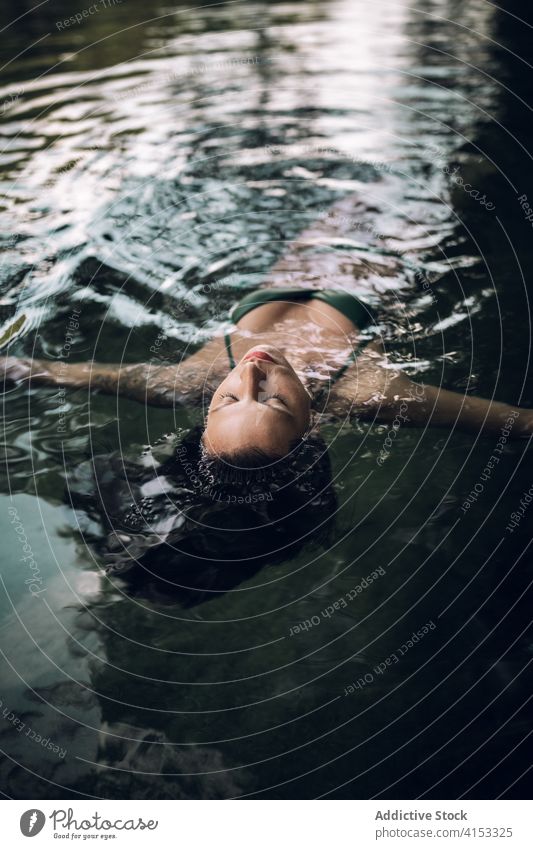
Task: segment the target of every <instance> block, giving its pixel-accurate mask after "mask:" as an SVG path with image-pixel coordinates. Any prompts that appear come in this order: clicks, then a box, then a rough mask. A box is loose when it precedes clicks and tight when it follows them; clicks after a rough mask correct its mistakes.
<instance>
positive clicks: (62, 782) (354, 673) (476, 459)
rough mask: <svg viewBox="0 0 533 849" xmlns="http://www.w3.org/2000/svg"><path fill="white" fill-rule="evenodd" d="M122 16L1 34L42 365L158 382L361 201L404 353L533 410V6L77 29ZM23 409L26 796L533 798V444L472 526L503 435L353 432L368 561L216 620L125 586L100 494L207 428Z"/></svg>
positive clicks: (207, 604) (13, 718) (0, 156)
mask: <svg viewBox="0 0 533 849" xmlns="http://www.w3.org/2000/svg"><path fill="white" fill-rule="evenodd" d="M89 5H90V4H87V5H86V6H84V5H83V3H79V4H77V5H76V6H73V5H72V4H71V3H67V2H56V0H52V2H49V3H46V4H44V5H41V6H40V7H39V8H38V9H36V10H35V11H32V8H31V6H30V4H28V5H27V6H26V4H24V3H23V4H20V3H15V2H14V0H9V2H4V3H3V5H2V10H1V12H0V25H1V26H2V27H6V29H5V30H4V31H3V32H2V41H1V42H0V52H1V58H2V64H3V78H2V92H1V94H0V112H1V113H2V114H1V118H2V124H1V129H0V133H1V143H2V144H1V151H0V169H1V171H0V179H1V187H0V192H1V195H0V203H1V215H0V225H1V234H2V235H1V239H2V248H3V250H2V259H1V262H0V275H1V277H0V279H1V298H2V300H1V305H2V311H1V314H0V315H1V318H2V321H3V322H4V324H3V326H2V329H1V332H2V333H8V334H9V333H11V334H12V340H11V344H10V353H14V354H19V355H22V354H24V355H34V356H38V357H50V358H54V357H59V356H60V355H61V352H62V351H63V352H64V351H65V348H64V346H65V343H66V341H68V342H69V344H71V348H69V349H68V350H69V360H70V361H71V362H73V361H78V360H79V361H82V360H86V359H87V358H89V357H90V356H94V358H95V359H96V360H101V361H104V362H115V361H118V360H120V359H123V360H125V361H128V362H137V361H145V360H147V359H149V358H150V347H151V346H153V345H154V342H155V340H156V339H157V338H158V337H159V338H161V334H163V335H164V341H163V344H162V346H161V355H162V356H165V357H167V358H168V359H169V360H170V361H172V360H174V359H175V360H178V359H179V357H180V355H181V353H182V352H183V351H184V350H185V349H189V350H190V349H191V346H192V348H194V349H195V348H196V347H197V346H199V345H200V344H201V343H202V341H205V340H206V339H208V338H209V337H210V335H211V333H212V332H214V331H216V330H217V329H219V328H220V327H221V326H222V325H223V324H224V322H226V321H227V315H228V308H229V306H230V305H231V304H232V303H233V302H234V300H235V299H236V297H237V296H238V293H239V291H243V292H244V291H248V290H249V289H251V288H253V287H254V286H255V285H257V284H258V283H259V282H260V281H261V279H262V278H264V277H265V276H266V274H267V272H268V269H269V268H270V267H271V266H272V265H273V263H274V262H275V260H276V259H277V258H278V257H279V256H280V255H281V254H282V253H283V249H284V244H285V243H286V242H287V240H290V239H291V238H293V237H294V236H296V235H297V234H298V232H299V231H300V230H301V229H303V227H304V226H306V225H307V224H309V223H310V222H311V221H312V220H313V219H314V218H315V217H316V216H317V214H319V213H320V211H322V210H324V209H326V208H327V207H328V206H329V204H331V203H332V202H333V201H335V200H337V199H339V198H341V197H343V196H345V195H347V194H351V195H354V196H355V197H357V198H358V199H359V205H358V208H357V216H358V217H357V221H360V222H364V226H363V225H362V226H358V225H354V227H353V228H352V229H351V230H350V231H349V232H347V233H345V234H344V236H343V241H342V243H341V244H340V245H335V244H334V243H332V250H333V249H334V250H342V251H344V252H345V253H346V255H348V256H349V257H350V258H351V260H352V261H355V262H357V263H358V267H359V268H360V273H359V274H358V275H357V279H355V280H354V283H353V285H354V290H355V291H365V289H366V288H369V287H371V288H372V290H373V291H374V292H376V291H378V292H380V293H381V295H382V298H383V303H384V304H385V305H386V306H387V311H388V312H387V315H388V321H387V322H385V324H384V327H383V330H384V332H385V333H386V334H387V340H388V341H387V344H388V346H389V347H390V349H391V352H392V355H393V357H394V358H395V359H396V360H397V361H398V362H399V363H402V364H403V365H404V366H405V367H406V368H407V370H408V371H409V373H410V374H411V375H413V376H414V377H415V378H416V379H417V380H419V381H421V382H424V383H434V384H442V385H444V386H446V387H448V388H452V389H456V390H457V391H463V392H464V391H468V392H469V393H472V394H478V395H481V396H485V397H492V396H494V397H496V398H498V399H499V400H504V401H507V402H508V403H510V404H513V405H517V404H519V405H522V406H530V407H532V406H533V385H532V382H531V377H530V370H529V355H530V344H531V324H530V310H529V301H528V292H531V282H530V281H531V271H532V259H533V247H532V246H533V231H532V229H531V228H532V224H531V222H528V221H527V220H526V216H525V213H524V208H523V203H524V201H522V206H521V202H520V201H519V198H521V197H523V196H524V195H527V197H528V199H529V202H530V203H531V204H533V184H532V179H531V157H530V155H529V152H528V151H529V149H530V147H531V136H532V123H531V118H530V114H531V113H530V110H529V107H528V104H527V98H528V93H529V91H530V89H531V76H530V74H531V66H530V64H529V62H530V61H531V58H532V57H531V27H530V25H529V24H528V23H527V22H525V21H523V20H521V18H523V17H524V14H526V11H525V9H523V8H522V7H521V5H520V4H519V3H518V2H515V3H512V4H510V5H508V6H507V11H506V12H503V11H501V10H499V9H498V8H497V6H495V5H493V4H491V3H488V2H485V0H472V2H466V3H456V2H451V0H450V2H445V0H434V2H428V0H421V2H419V3H418V4H416V8H415V7H413V6H412V5H411V4H408V3H407V2H403V0H391V2H379V3H370V2H359V1H358V0H351V2H348V0H344V2H324V0H321V2H301V3H299V2H290V3H280V4H277V3H268V4H264V3H263V4H262V3H257V4H256V3H246V2H230V3H219V4H213V5H210V6H205V7H202V6H200V5H198V6H197V7H196V8H195V7H194V6H192V4H190V3H188V4H183V7H181V6H180V5H179V4H173V5H172V4H163V3H161V4H157V3H156V4H155V5H151V6H148V5H147V4H146V3H142V2H139V0H124V2H123V3H121V4H118V3H117V4H116V5H113V4H112V3H110V4H109V6H108V7H106V8H104V7H103V6H99V8H98V11H97V12H95V13H93V14H92V15H91V14H89V15H88V16H87V17H86V18H83V19H82V22H81V23H79V24H78V23H76V22H75V23H74V24H71V25H65V21H66V20H67V19H68V18H69V17H70V16H71V15H73V14H75V13H76V11H78V10H82V9H83V8H86V9H87V8H88V6H89ZM19 16H20V17H19ZM148 17H149V19H147V18H148ZM15 18H17V19H18V20H16V21H14V19H15ZM244 60H245V61H244ZM455 169H458V170H455ZM451 173H455V178H452V176H451ZM459 178H460V179H459ZM461 180H462V182H463V184H468V186H469V187H470V188H469V189H465V188H464V187H462V186H461ZM468 191H470V192H471V193H470V194H469V193H468ZM474 195H475V196H474ZM482 198H484V201H483V202H482V201H481V200H480V199H482ZM422 281H428V282H429V283H430V284H431V285H430V288H429V289H428V288H427V287H424V285H423V282H422ZM74 309H75V310H77V311H78V312H79V319H78V324H79V327H78V328H76V329H75V330H73V331H72V333H73V339H72V340H67V333H69V332H70V331H69V329H68V327H69V325H68V322H69V317H70V316H72V315H73V310H74ZM77 314H78V313H77ZM22 317H23V318H22ZM5 400H6V407H5V418H4V430H3V437H2V444H3V453H4V462H3V463H2V473H1V474H2V479H1V493H2V495H1V504H0V521H1V522H2V526H3V531H2V545H3V555H2V566H3V568H2V587H1V624H0V637H1V649H2V656H1V664H2V674H1V679H0V680H1V685H0V699H1V702H2V704H1V705H0V720H1V723H0V746H1V749H2V751H3V753H4V758H3V760H2V765H1V767H0V776H1V788H2V792H3V793H4V794H5V795H6V796H9V797H14V798H48V797H49V798H58V797H59V798H68V797H77V796H78V797H101V798H127V797H133V798H147V797H149V798H158V797H159V798H233V797H255V798H314V797H319V796H320V797H322V796H326V797H330V798H370V797H374V796H377V797H384V798H418V797H421V798H456V797H460V796H464V797H467V798H468V797H470V798H486V797H489V798H492V797H496V796H499V795H502V796H503V797H507V798H523V797H527V796H528V795H530V791H529V789H528V784H529V776H530V773H529V772H528V770H529V767H530V765H531V756H530V751H531V750H530V745H529V742H528V733H529V726H530V722H529V718H530V715H531V709H530V699H531V672H530V663H531V659H532V656H533V645H532V642H531V633H530V631H528V626H529V623H530V619H531V592H530V590H529V587H530V582H531V572H532V570H531V557H530V554H529V549H528V544H529V538H530V536H529V533H528V531H529V530H530V527H531V521H530V518H531V515H533V512H531V515H528V512H527V510H526V511H525V513H524V516H523V518H522V519H521V521H520V523H519V525H518V527H516V528H515V529H514V530H513V532H512V533H511V532H510V531H509V530H507V529H506V527H507V525H508V523H509V522H510V521H511V518H510V517H511V514H513V513H514V512H516V511H517V509H519V507H520V499H521V498H523V495H524V492H525V491H527V490H528V489H529V488H530V486H531V484H532V482H533V481H532V472H531V463H530V456H531V455H530V451H529V455H528V447H527V443H526V442H524V441H516V442H513V443H507V444H505V446H504V449H503V451H502V452H501V455H499V456H500V460H499V463H498V464H497V465H496V466H495V468H494V470H493V471H492V472H491V474H490V476H489V477H488V479H487V478H485V480H484V484H483V491H482V492H481V493H480V494H479V497H478V499H477V501H476V502H475V503H474V504H473V506H472V507H471V508H469V509H468V511H466V512H464V511H463V510H462V509H461V505H462V504H463V503H464V501H465V499H466V498H467V496H468V495H469V493H470V492H471V491H472V490H473V488H474V487H476V485H478V484H479V483H480V480H481V478H480V476H481V475H482V474H483V470H484V469H485V467H486V464H487V461H488V460H489V458H490V457H491V456H492V455H493V453H494V450H495V446H496V444H497V442H498V438H497V437H486V436H477V435H476V434H474V435H468V434H461V433H458V432H455V431H454V432H453V433H451V434H450V433H448V432H446V431H440V430H436V429H427V430H425V431H416V430H409V429H408V428H403V429H402V430H401V432H400V433H399V434H398V435H397V436H396V438H395V440H394V445H393V448H392V450H391V452H390V456H389V458H388V460H387V462H386V463H384V464H383V465H382V466H378V465H377V463H376V458H377V456H378V455H379V451H380V449H381V448H382V446H383V443H384V439H385V438H386V436H387V433H388V431H387V428H386V427H372V428H370V427H369V426H368V425H366V424H361V425H359V426H348V425H347V424H345V425H343V426H342V427H341V428H338V427H335V426H333V425H328V426H327V427H326V429H325V432H324V435H325V436H326V438H327V441H328V443H329V445H330V449H329V450H330V456H331V460H332V464H333V471H334V476H335V487H336V491H337V498H338V502H339V510H338V514H337V516H336V525H335V540H336V541H335V543H334V544H333V545H331V546H330V547H329V548H328V549H327V550H325V549H324V548H323V547H320V546H318V545H313V544H310V545H309V546H307V547H306V548H305V549H304V550H302V551H300V552H299V553H298V554H297V555H296V556H295V557H293V558H292V559H290V560H287V561H286V562H283V563H275V564H271V565H268V564H267V565H265V566H264V567H263V568H262V569H261V570H259V571H257V572H255V573H254V574H253V576H251V577H250V578H249V579H248V580H244V581H242V582H241V583H240V584H239V585H238V586H236V587H235V588H234V590H233V591H231V592H228V593H225V594H223V595H219V596H216V597H214V598H211V599H210V600H207V601H204V602H202V603H199V604H195V605H193V606H187V605H184V604H183V603H182V602H181V601H180V600H176V599H169V598H165V599H164V600H163V599H157V598H154V597H146V596H143V594H133V593H131V592H129V591H127V588H126V587H125V585H123V584H122V583H121V581H120V580H119V579H117V578H115V579H113V580H109V579H108V578H106V577H104V576H103V574H102V570H101V568H100V564H99V562H98V558H97V557H96V556H95V554H94V550H93V549H92V548H90V547H89V546H88V545H86V544H85V542H84V535H85V534H87V533H88V532H89V535H90V534H92V535H93V536H94V537H95V538H97V537H98V534H99V533H101V530H100V528H99V527H98V525H97V523H95V521H94V519H91V518H87V519H86V521H85V523H84V524H83V526H81V525H79V524H78V522H79V520H80V514H79V513H78V514H76V513H75V512H74V510H73V509H72V506H71V503H70V497H69V490H70V488H71V486H72V481H73V480H74V479H75V478H76V473H77V470H78V469H79V467H80V464H81V463H82V462H83V461H84V460H85V459H86V457H87V454H88V451H89V445H90V444H93V443H95V442H97V441H98V438H99V437H100V436H102V435H103V434H108V433H109V431H110V429H111V430H113V429H114V433H115V438H120V443H121V445H122V448H123V450H124V452H125V453H126V454H127V455H129V456H132V457H135V456H136V455H139V454H140V452H141V450H142V446H144V445H146V444H148V443H153V442H154V441H155V440H157V438H158V437H160V436H161V435H162V434H164V433H167V432H170V431H173V430H175V429H176V428H177V427H181V428H187V427H190V426H191V424H193V423H194V422H195V421H197V419H198V415H199V413H198V411H190V410H183V409H178V410H176V411H172V410H148V411H146V410H145V409H144V408H143V407H142V406H141V405H138V404H135V403H134V402H127V401H124V402H122V403H121V405H120V408H119V410H118V411H117V407H116V401H115V400H114V399H113V398H106V397H104V396H99V395H93V396H91V397H89V396H88V395H87V393H86V392H83V391H67V394H66V396H65V397H61V396H58V393H57V391H56V390H53V389H43V388H39V389H33V390H31V391H30V392H28V391H27V390H25V389H24V388H23V387H16V388H15V389H11V390H10V391H9V392H8V394H7V395H6V396H5ZM117 414H118V431H117V425H116V423H117ZM60 425H61V427H60ZM63 430H64V431H65V432H63ZM60 431H61V432H60ZM478 488H479V487H478ZM10 511H11V512H10ZM13 511H16V513H14V512H13ZM530 511H533V508H530ZM82 518H83V517H82ZM20 525H22V528H23V534H24V535H25V536H23V539H26V540H27V543H26V544H27V545H29V546H30V549H31V552H32V556H33V558H34V562H35V564H36V566H35V567H34V569H33V572H32V571H31V569H30V568H29V567H28V562H29V561H28V560H26V561H25V560H22V559H21V558H22V557H23V556H24V555H25V554H27V552H28V549H23V544H22V543H21V542H20V541H19V537H20V536H21V531H20ZM16 527H17V528H19V531H18V532H17V531H16V530H15V528H16ZM82 530H83V533H82ZM36 569H38V573H37V572H36ZM378 569H379V570H380V571H379V572H378V573H377V574H378V577H377V579H376V580H374V581H373V582H372V583H371V584H370V585H369V586H367V587H366V588H363V589H362V591H361V592H355V593H352V595H354V598H353V600H350V601H349V602H348V603H347V604H346V606H341V605H340V604H339V605H338V609H336V610H335V608H334V612H333V613H332V615H329V616H328V615H327V614H326V615H323V614H322V611H324V610H327V608H328V606H331V605H334V603H335V602H336V601H337V600H338V599H340V598H344V599H346V598H347V597H348V596H347V594H349V593H350V592H351V591H352V590H353V589H354V588H355V587H357V586H358V585H359V584H360V582H361V580H362V579H364V578H365V577H367V576H368V575H370V574H371V573H372V572H373V571H374V570H378ZM36 576H37V577H38V579H39V593H38V594H37V593H36V594H33V595H32V593H31V592H30V591H29V589H28V587H29V584H28V579H31V578H33V579H35V578H36ZM317 619H318V623H317ZM308 620H309V621H311V622H312V626H311V627H309V626H307V630H300V632H299V633H295V631H294V626H295V625H297V624H298V623H301V622H305V621H308ZM427 623H432V626H434V627H431V628H430V629H426V630H427V631H428V632H427V633H425V634H423V636H422V637H420V638H418V641H416V642H414V643H413V644H412V645H410V646H409V645H407V648H405V646H406V641H407V640H409V638H410V637H411V635H412V634H413V632H416V631H420V630H421V629H422V630H423V627H424V626H425V625H426V624H427ZM291 629H293V631H292V633H291ZM402 647H404V648H405V651H403V650H402ZM394 657H395V658H396V660H394V659H393V658H394ZM376 669H378V670H380V671H376ZM365 676H366V677H365ZM354 682H359V686H358V687H357V688H354V687H351V685H352V684H353V683H354ZM361 682H362V683H361ZM351 689H352V690H353V692H350V690H351ZM346 693H347V694H346ZM36 735H40V738H43V739H41V740H40V741H39V738H38V737H37V736H36ZM48 741H49V742H50V747H48ZM54 746H55V747H56V748H59V750H60V751H59V752H57V751H54V748H53V747H54Z"/></svg>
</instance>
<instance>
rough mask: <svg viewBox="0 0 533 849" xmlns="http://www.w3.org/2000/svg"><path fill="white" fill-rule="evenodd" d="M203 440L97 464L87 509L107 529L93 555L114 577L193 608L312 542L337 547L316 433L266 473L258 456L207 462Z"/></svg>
mask: <svg viewBox="0 0 533 849" xmlns="http://www.w3.org/2000/svg"><path fill="white" fill-rule="evenodd" d="M201 434H202V429H201V428H194V429H193V430H191V431H190V432H189V433H188V434H186V435H185V436H184V437H182V438H181V439H179V438H176V437H175V436H174V437H172V436H169V437H165V438H164V439H162V440H160V441H159V443H158V444H156V445H154V446H153V447H152V448H151V449H148V450H147V451H146V452H145V453H144V456H143V457H142V458H140V459H137V460H131V459H129V460H126V459H124V457H123V456H122V455H121V454H119V453H118V452H114V453H112V454H107V455H98V456H95V457H93V458H92V459H91V460H90V461H89V464H90V466H91V468H92V473H91V477H92V478H93V496H92V499H89V501H88V500H87V499H86V500H85V504H84V510H85V512H89V513H90V514H92V516H93V518H94V517H95V516H96V515H97V516H98V517H99V520H100V522H101V523H102V524H104V526H105V531H106V533H105V539H104V541H102V537H100V538H99V539H98V540H96V539H93V547H95V548H96V549H97V554H98V558H99V560H100V562H101V563H102V564H103V565H104V566H105V568H106V571H107V572H108V574H110V575H115V576H120V577H121V578H123V579H124V580H126V581H127V582H128V585H129V588H130V591H132V592H139V593H143V594H146V593H148V594H153V595H161V594H163V595H165V594H167V595H168V594H170V595H173V596H175V595H178V596H180V597H181V598H182V600H183V602H184V603H185V604H186V605H188V606H190V605H192V604H196V603H198V602H199V601H201V600H205V599H206V598H210V597H212V595H213V593H220V592H227V591H228V590H230V589H232V588H233V587H235V586H237V585H238V584H239V583H241V582H242V581H243V580H246V579H248V578H250V577H251V576H252V575H253V574H254V573H255V572H257V571H258V569H260V568H261V567H262V566H264V565H266V564H274V563H277V562H280V561H284V560H287V559H290V558H291V557H293V556H294V555H295V554H296V553H297V552H298V551H300V550H301V549H302V548H303V547H304V546H306V545H308V544H310V543H312V544H313V546H317V545H327V544H329V542H330V538H331V532H332V523H333V517H334V515H335V512H336V506H337V504H336V497H335V492H334V489H333V487H332V483H331V466H330V461H329V457H328V454H327V449H326V445H325V443H324V441H323V440H322V439H321V437H320V436H319V435H318V434H316V433H313V434H310V435H309V436H308V437H307V438H306V439H300V440H296V441H295V442H294V443H293V444H292V446H291V451H290V452H289V454H288V455H287V456H286V457H283V458H280V459H278V460H275V461H273V460H272V458H271V457H267V458H266V464H265V456H264V455H263V456H261V455H260V454H259V453H257V452H246V453H241V454H237V455H232V456H230V457H228V456H225V457H219V458H212V457H208V456H206V454H205V452H204V451H203V449H202V445H201ZM87 475H88V471H87V470H86V472H85V476H86V477H87ZM94 490H96V496H95V494H94ZM102 536H104V535H102Z"/></svg>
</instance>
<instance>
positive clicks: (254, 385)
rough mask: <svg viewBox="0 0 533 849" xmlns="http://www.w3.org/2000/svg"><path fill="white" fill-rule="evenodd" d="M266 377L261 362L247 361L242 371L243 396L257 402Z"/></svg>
mask: <svg viewBox="0 0 533 849" xmlns="http://www.w3.org/2000/svg"><path fill="white" fill-rule="evenodd" d="M265 377H266V375H265V372H264V371H263V369H262V368H261V366H260V365H259V360H247V362H246V363H245V364H244V365H243V367H242V371H241V387H242V395H243V397H244V398H247V399H249V400H253V401H257V399H258V396H259V392H260V389H261V382H262V381H263V380H264V379H265Z"/></svg>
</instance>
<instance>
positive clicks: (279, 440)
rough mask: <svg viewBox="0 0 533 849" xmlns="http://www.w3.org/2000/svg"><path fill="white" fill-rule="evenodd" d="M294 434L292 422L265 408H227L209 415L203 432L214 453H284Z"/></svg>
mask: <svg viewBox="0 0 533 849" xmlns="http://www.w3.org/2000/svg"><path fill="white" fill-rule="evenodd" d="M296 430H297V424H296V422H295V421H294V419H293V418H292V417H291V416H288V415H287V414H286V413H285V412H284V411H282V410H276V409H274V408H272V407H269V406H266V405H265V404H254V405H247V406H246V407H244V408H243V407H241V406H240V405H238V404H228V405H227V406H223V407H221V408H220V409H219V410H215V411H213V412H211V413H210V414H209V416H208V419H207V426H206V430H205V432H206V437H207V441H208V443H210V444H211V446H212V448H213V450H215V451H223V450H224V451H230V450H234V449H244V448H259V449H261V450H263V451H266V452H267V453H273V454H280V453H283V452H285V451H286V450H287V448H288V443H289V441H290V440H291V439H292V438H293V437H294V435H295V433H296Z"/></svg>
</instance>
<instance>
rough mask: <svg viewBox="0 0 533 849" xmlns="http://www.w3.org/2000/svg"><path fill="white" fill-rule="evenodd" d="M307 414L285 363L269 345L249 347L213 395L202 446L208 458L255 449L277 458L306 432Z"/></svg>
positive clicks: (305, 399)
mask: <svg viewBox="0 0 533 849" xmlns="http://www.w3.org/2000/svg"><path fill="white" fill-rule="evenodd" d="M262 353H266V354H267V357H268V358H267V357H264V356H261V354H262ZM310 410H311V396H310V395H309V393H308V392H307V390H306V389H305V387H304V385H303V383H302V382H301V380H300V379H299V377H298V375H297V374H296V372H295V371H294V369H293V367H292V366H291V365H290V363H289V362H288V360H287V359H286V358H285V357H284V356H283V355H282V354H281V352H280V351H278V350H277V349H276V348H274V347H273V346H271V345H261V346H254V347H253V348H251V349H250V350H249V351H248V352H246V353H245V354H244V356H243V357H242V359H241V360H240V362H239V363H237V365H236V367H235V368H234V369H232V371H231V372H230V373H229V375H228V376H227V377H226V378H225V380H223V381H222V382H221V383H220V385H219V386H218V388H217V390H216V391H215V393H214V395H213V398H212V400H211V403H210V405H209V412H208V417H207V423H206V428H205V433H204V437H203V443H204V446H205V448H206V450H207V451H208V453H210V454H217V455H218V454H221V453H227V452H229V453H233V452H234V451H236V450H239V449H250V448H255V449H258V450H260V451H264V452H265V453H267V454H268V455H269V456H272V457H275V456H280V457H281V456H284V455H285V454H287V453H288V451H289V446H290V443H291V442H292V441H293V440H294V439H297V438H298V437H301V436H302V434H303V433H304V432H305V431H306V429H307V428H308V427H309V422H310Z"/></svg>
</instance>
